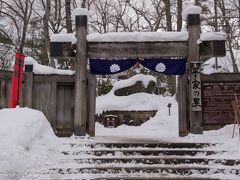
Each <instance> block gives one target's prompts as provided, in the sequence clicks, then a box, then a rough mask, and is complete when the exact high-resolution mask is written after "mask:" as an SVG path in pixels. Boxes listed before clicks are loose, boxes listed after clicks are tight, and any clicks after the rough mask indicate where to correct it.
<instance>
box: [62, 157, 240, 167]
mask: <svg viewBox="0 0 240 180" xmlns="http://www.w3.org/2000/svg"><path fill="white" fill-rule="evenodd" d="M60 162H62V163H64V162H65V163H68V162H72V163H74V164H96V165H100V164H102V165H107V164H111V163H116V164H136V165H138V164H147V165H153V164H201V165H209V164H214V165H216V164H221V165H225V166H236V165H240V160H233V159H207V158H182V157H180V158H179V157H153V158H149V157H145V158H142V157H140V158H137V157H112V158H81V159H70V160H67V159H66V160H61V161H60Z"/></svg>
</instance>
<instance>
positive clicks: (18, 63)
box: [10, 52, 25, 108]
mask: <svg viewBox="0 0 240 180" xmlns="http://www.w3.org/2000/svg"><path fill="white" fill-rule="evenodd" d="M24 58H25V56H24V55H23V54H20V53H19V52H16V54H15V65H14V71H13V76H12V86H11V95H10V108H15V107H16V106H17V105H19V99H20V94H21V88H22V76H23V66H24Z"/></svg>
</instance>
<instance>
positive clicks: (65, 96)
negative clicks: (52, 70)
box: [0, 70, 74, 136]
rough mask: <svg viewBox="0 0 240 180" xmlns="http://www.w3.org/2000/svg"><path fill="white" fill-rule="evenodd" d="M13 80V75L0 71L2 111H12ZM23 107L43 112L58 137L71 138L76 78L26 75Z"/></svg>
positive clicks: (28, 73) (21, 100) (0, 106)
mask: <svg viewBox="0 0 240 180" xmlns="http://www.w3.org/2000/svg"><path fill="white" fill-rule="evenodd" d="M11 78H12V72H9V71H1V70H0V108H7V107H9V97H10V89H11ZM20 105H21V106H22V107H29V108H34V109H37V110H40V111H42V112H43V113H44V114H45V116H46V117H47V119H48V120H49V122H50V123H51V126H52V127H53V129H54V131H55V133H56V134H57V135H59V136H68V135H71V134H72V133H73V120H74V76H69V75H37V74H33V73H32V72H25V73H24V75H23V86H22V91H21V97H20Z"/></svg>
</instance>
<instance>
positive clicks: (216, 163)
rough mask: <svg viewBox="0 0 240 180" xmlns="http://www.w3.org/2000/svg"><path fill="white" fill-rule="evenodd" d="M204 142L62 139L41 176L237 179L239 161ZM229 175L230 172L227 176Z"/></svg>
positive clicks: (238, 175)
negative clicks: (56, 154) (47, 173)
mask: <svg viewBox="0 0 240 180" xmlns="http://www.w3.org/2000/svg"><path fill="white" fill-rule="evenodd" d="M216 146H217V145H216V144H204V143H200V144H197V143H129V142H128V143H89V142H87V141H81V139H79V140H78V139H75V140H74V141H73V140H72V141H70V142H65V143H64V144H63V146H62V147H61V149H60V150H59V153H60V154H61V155H60V156H59V157H60V159H59V160H58V163H57V164H55V165H54V166H53V167H50V172H51V174H53V175H52V177H49V178H46V177H45V179H146V180H148V179H184V180H185V179H186V180H187V179H192V180H193V179H194V180H196V179H228V177H232V178H233V179H236V178H237V179H238V177H239V179H240V170H239V165H240V160H233V159H229V158H228V159H223V158H219V157H224V156H222V155H223V154H224V153H225V151H224V150H219V149H218V148H216ZM229 174H230V175H229Z"/></svg>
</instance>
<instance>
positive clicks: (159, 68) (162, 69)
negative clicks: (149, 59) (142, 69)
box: [155, 63, 166, 72]
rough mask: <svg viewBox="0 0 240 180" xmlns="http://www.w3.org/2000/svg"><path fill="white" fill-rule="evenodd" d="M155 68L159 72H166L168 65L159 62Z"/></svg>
mask: <svg viewBox="0 0 240 180" xmlns="http://www.w3.org/2000/svg"><path fill="white" fill-rule="evenodd" d="M155 70H156V71H158V72H164V71H165V70H166V66H165V64H163V63H158V64H157V65H156V67H155Z"/></svg>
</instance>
